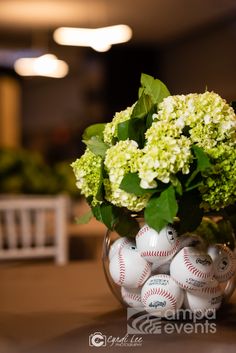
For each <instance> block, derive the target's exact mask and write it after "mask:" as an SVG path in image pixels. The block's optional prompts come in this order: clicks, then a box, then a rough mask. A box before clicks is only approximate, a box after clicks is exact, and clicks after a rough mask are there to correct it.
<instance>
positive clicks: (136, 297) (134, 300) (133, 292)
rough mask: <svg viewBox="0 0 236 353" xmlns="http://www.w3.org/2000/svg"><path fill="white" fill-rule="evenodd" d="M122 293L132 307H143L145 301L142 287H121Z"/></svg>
mask: <svg viewBox="0 0 236 353" xmlns="http://www.w3.org/2000/svg"><path fill="white" fill-rule="evenodd" d="M121 295H122V298H123V300H124V302H125V303H126V304H128V306H130V307H131V308H142V307H143V303H142V301H141V287H139V288H127V287H121Z"/></svg>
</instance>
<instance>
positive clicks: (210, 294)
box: [184, 278, 223, 314]
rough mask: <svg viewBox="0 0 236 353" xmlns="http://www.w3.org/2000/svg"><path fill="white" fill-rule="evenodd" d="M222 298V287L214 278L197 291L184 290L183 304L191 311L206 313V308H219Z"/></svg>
mask: <svg viewBox="0 0 236 353" xmlns="http://www.w3.org/2000/svg"><path fill="white" fill-rule="evenodd" d="M222 299H223V293H222V289H221V287H220V285H219V283H218V282H217V280H216V279H214V278H213V279H212V280H211V281H209V282H208V284H207V285H206V286H205V287H203V288H201V289H200V290H199V291H197V292H189V291H186V292H185V298H184V306H185V308H187V309H191V310H192V311H193V312H201V313H203V314H204V313H206V312H207V311H208V310H212V309H213V310H217V309H219V307H220V305H221V302H222Z"/></svg>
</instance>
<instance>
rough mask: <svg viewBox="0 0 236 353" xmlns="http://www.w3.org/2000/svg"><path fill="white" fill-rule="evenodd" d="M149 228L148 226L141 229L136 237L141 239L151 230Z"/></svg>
mask: <svg viewBox="0 0 236 353" xmlns="http://www.w3.org/2000/svg"><path fill="white" fill-rule="evenodd" d="M149 229H150V228H149V226H148V225H146V226H144V227H143V228H141V229H140V230H139V232H138V234H137V235H136V239H137V238H139V237H140V236H141V235H143V234H145V233H146V232H147V231H148V230H149Z"/></svg>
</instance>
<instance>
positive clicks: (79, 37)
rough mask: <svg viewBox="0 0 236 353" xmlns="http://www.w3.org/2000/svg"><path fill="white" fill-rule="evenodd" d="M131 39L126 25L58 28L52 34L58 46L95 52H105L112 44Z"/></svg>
mask: <svg viewBox="0 0 236 353" xmlns="http://www.w3.org/2000/svg"><path fill="white" fill-rule="evenodd" d="M131 37H132V30H131V28H130V27H129V26H127V25H115V26H109V27H101V28H72V27H60V28H57V29H56V30H55V31H54V34H53V38H54V40H55V41H56V42H57V43H58V44H62V45H73V46H82V47H91V48H93V49H95V50H97V51H107V50H109V49H110V47H111V45H112V44H118V43H124V42H127V41H129V40H130V39H131Z"/></svg>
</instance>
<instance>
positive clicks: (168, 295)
mask: <svg viewBox="0 0 236 353" xmlns="http://www.w3.org/2000/svg"><path fill="white" fill-rule="evenodd" d="M154 294H158V295H161V296H163V297H164V298H166V299H168V300H169V301H170V303H171V305H172V306H173V307H174V309H175V308H176V306H177V301H176V299H175V297H174V296H173V295H172V294H171V293H170V292H168V291H166V290H165V289H162V288H150V289H149V290H148V291H147V292H146V293H145V295H144V297H143V300H142V302H143V304H144V305H145V306H146V304H147V299H148V298H149V297H150V296H151V295H154Z"/></svg>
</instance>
